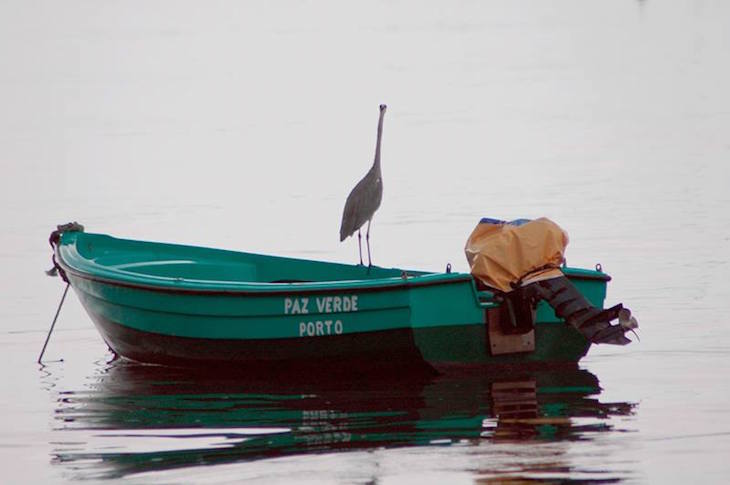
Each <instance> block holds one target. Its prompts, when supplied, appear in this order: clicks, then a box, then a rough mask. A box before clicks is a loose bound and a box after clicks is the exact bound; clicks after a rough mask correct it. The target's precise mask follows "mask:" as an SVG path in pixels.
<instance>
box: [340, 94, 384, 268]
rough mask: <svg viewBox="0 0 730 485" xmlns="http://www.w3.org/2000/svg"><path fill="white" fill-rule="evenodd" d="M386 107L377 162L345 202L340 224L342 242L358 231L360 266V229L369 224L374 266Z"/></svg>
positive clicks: (368, 238)
mask: <svg viewBox="0 0 730 485" xmlns="http://www.w3.org/2000/svg"><path fill="white" fill-rule="evenodd" d="M385 109H386V106H385V105H384V104H381V105H380V119H379V120H378V139H377V141H376V142H375V161H374V162H373V166H372V167H370V170H368V173H366V174H365V176H364V177H363V178H362V180H360V181H359V182H358V183H357V185H355V188H354V189H352V192H350V195H348V196H347V202H345V210H344V211H342V224H340V241H344V240H345V239H346V238H347V237H349V236H352V235H353V234H354V233H355V231H357V247H358V250H359V252H360V264H363V263H362V234H361V233H360V229H361V228H362V226H363V225H365V223H366V222H367V223H368V229H367V231H366V233H365V241H366V244H367V247H368V266H372V264H373V263H372V260H371V258H370V222H371V221H372V219H373V215H374V214H375V211H376V210H378V207H380V201H381V200H382V199H383V176H382V174H381V172H380V141H381V139H382V137H383V117H384V116H385Z"/></svg>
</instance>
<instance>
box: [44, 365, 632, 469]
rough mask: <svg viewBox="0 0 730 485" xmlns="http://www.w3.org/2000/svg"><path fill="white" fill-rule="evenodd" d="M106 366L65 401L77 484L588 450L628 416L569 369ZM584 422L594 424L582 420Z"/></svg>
mask: <svg viewBox="0 0 730 485" xmlns="http://www.w3.org/2000/svg"><path fill="white" fill-rule="evenodd" d="M281 381H282V379H281V378H279V379H278V381H277V380H276V379H273V378H271V377H268V378H264V377H260V378H259V379H255V378H252V377H251V376H242V375H225V376H221V375H220V374H215V375H213V374H210V373H208V374H205V373H197V374H196V373H193V372H191V370H190V369H186V370H180V369H173V368H165V367H157V366H146V365H139V364H134V363H129V362H125V361H116V362H112V363H109V364H105V365H104V366H103V368H102V369H101V370H100V371H99V373H98V375H97V376H94V377H93V378H92V385H91V386H90V387H88V388H87V390H85V391H83V392H64V393H61V395H60V397H59V402H58V409H57V413H56V417H55V419H56V421H55V430H54V435H56V438H57V439H55V440H54V445H53V446H54V447H55V450H54V458H53V460H54V462H55V463H57V464H60V465H62V466H67V467H68V468H69V469H70V470H72V471H73V472H76V473H78V474H80V475H81V477H82V478H84V477H85V478H90V477H98V478H101V477H122V476H126V475H130V474H134V473H140V472H152V471H162V470H171V469H175V468H181V467H188V466H198V465H214V464H219V463H233V462H242V461H253V460H259V459H262V458H271V457H279V456H286V455H297V454H310V453H322V452H337V451H344V450H367V449H374V448H381V447H385V448H392V447H401V446H429V445H449V444H458V445H462V446H467V447H468V446H470V445H483V444H485V443H487V444H488V443H489V442H490V441H493V442H505V441H512V442H516V443H521V442H525V441H530V442H535V441H537V442H539V441H541V440H544V441H551V440H577V439H586V435H588V436H590V435H591V434H592V433H594V432H600V431H605V430H610V429H611V424H610V423H609V419H608V418H610V417H611V416H616V415H628V414H631V413H632V412H633V405H631V404H626V403H602V402H600V401H599V400H598V394H599V393H600V388H599V383H598V379H597V377H596V376H595V375H593V374H591V373H590V372H588V371H585V370H579V369H577V368H573V369H568V370H565V369H562V370H556V371H531V372H520V371H514V370H511V371H509V372H506V371H502V372H494V373H485V371H479V372H469V373H464V372H460V373H449V374H448V375H440V376H428V375H426V376H421V377H413V376H412V375H409V376H408V377H407V378H406V377H403V378H398V377H394V376H390V377H387V378H383V377H380V378H375V379H372V378H371V379H362V380H352V379H342V378H336V377H335V378H329V379H327V378H324V377H323V376H322V375H316V376H313V378H312V379H298V380H297V381H296V382H289V383H284V382H281ZM582 418H587V419H582Z"/></svg>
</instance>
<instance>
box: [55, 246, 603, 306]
mask: <svg viewBox="0 0 730 485" xmlns="http://www.w3.org/2000/svg"><path fill="white" fill-rule="evenodd" d="M83 234H85V235H93V236H105V237H111V236H108V235H105V234H92V233H83ZM112 239H115V240H117V241H129V242H137V243H139V242H144V243H147V241H137V240H131V239H120V238H114V237H112ZM76 243H77V240H76V238H74V239H73V242H69V243H64V242H63V240H61V241H59V243H58V244H56V245H54V248H53V249H54V254H55V258H56V261H57V264H58V265H59V266H60V267H61V268H62V269H63V271H64V272H66V273H67V274H70V275H72V276H74V277H77V278H81V279H85V280H88V281H94V282H98V283H103V284H107V285H112V286H117V287H123V288H132V289H140V290H147V291H154V292H161V293H177V294H189V295H190V294H192V295H211V296H215V295H231V296H248V295H250V296H267V295H282V294H313V293H320V294H321V293H332V292H351V291H357V292H381V291H392V290H399V289H406V288H413V287H425V286H438V285H448V284H457V283H465V282H469V283H471V286H472V291H473V292H474V294H475V297H476V294H477V285H476V280H475V278H474V277H473V276H472V275H471V274H469V273H456V272H455V273H427V272H426V273H424V272H421V271H414V273H420V274H414V275H408V271H407V270H402V271H403V273H404V275H403V276H400V277H398V276H393V277H386V278H374V279H354V280H326V281H311V282H297V283H264V282H242V281H216V280H196V279H186V278H179V279H178V278H172V277H155V276H152V275H139V274H135V275H127V274H125V273H122V272H119V271H114V270H113V269H108V268H107V267H105V266H103V265H98V264H95V266H97V267H99V268H101V269H104V270H106V271H108V272H109V273H112V275H106V276H100V275H95V274H93V273H91V272H89V271H84V270H83V269H81V268H78V267H74V266H72V265H71V264H70V263H68V262H67V261H65V260H64V258H63V256H62V255H61V250H60V248H61V247H63V246H67V247H68V248H69V250H70V251H74V252H75V254H76V255H77V256H78V258H79V259H81V260H84V261H89V260H88V258H85V257H84V256H82V255H81V253H80V252H79V251H78V249H76ZM150 244H167V243H151V242H150ZM189 247H190V248H193V249H195V250H200V249H211V250H213V251H226V252H236V251H229V250H220V249H215V248H204V247H199V246H189ZM71 248H73V249H71ZM273 257H277V256H273ZM285 259H292V258H285ZM304 261H310V260H304ZM311 262H320V261H311ZM321 263H324V264H342V263H328V262H321ZM92 264H94V263H92ZM393 269H396V268H393ZM562 270H563V271H564V272H566V270H567V272H566V276H568V277H569V278H572V279H587V280H599V281H606V282H607V281H610V279H611V277H610V276H609V275H607V274H605V273H603V272H599V271H593V270H587V269H583V268H562ZM117 276H118V277H117ZM139 280H142V281H139ZM144 280H148V281H144ZM149 280H152V281H149ZM155 280H156V281H155ZM178 285H180V286H178ZM182 285H190V286H182ZM193 285H195V286H193ZM205 285H208V286H207V287H206V286H205ZM216 286H218V287H216Z"/></svg>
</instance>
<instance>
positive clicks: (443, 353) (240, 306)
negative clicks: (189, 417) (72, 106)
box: [55, 232, 609, 368]
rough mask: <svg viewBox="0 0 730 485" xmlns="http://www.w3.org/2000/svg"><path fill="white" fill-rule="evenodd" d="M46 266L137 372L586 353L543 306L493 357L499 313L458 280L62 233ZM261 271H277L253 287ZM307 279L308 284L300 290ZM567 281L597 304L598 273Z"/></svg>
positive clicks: (536, 359)
mask: <svg viewBox="0 0 730 485" xmlns="http://www.w3.org/2000/svg"><path fill="white" fill-rule="evenodd" d="M55 256H56V260H57V261H58V264H59V267H60V268H61V269H62V271H63V273H64V275H65V276H66V277H67V278H68V280H69V282H70V284H71V286H72V287H73V289H74V290H75V292H76V294H77V295H78V297H79V299H80V301H81V303H82V304H83V306H84V307H85V309H86V311H87V312H88V314H89V315H90V317H91V319H92V320H93V321H94V323H95V325H96V326H97V328H98V330H99V331H100V333H101V335H102V336H103V338H104V340H105V341H106V342H107V344H108V345H109V346H110V347H111V348H112V349H113V350H114V351H115V352H116V353H117V354H119V355H121V356H123V357H126V358H129V359H132V360H136V361H140V362H147V363H155V364H165V365H183V366H191V365H201V364H203V363H224V364H226V365H237V366H243V367H247V368H249V367H256V366H269V365H280V364H281V365H322V364H324V365H333V364H335V365H340V364H341V365H356V364H357V365H363V366H365V367H368V366H373V365H375V364H389V365H393V364H396V365H399V366H403V365H406V364H409V365H410V364H413V365H420V364H423V363H426V364H428V365H430V366H432V367H436V368H440V367H448V366H461V365H475V364H525V363H539V364H548V363H549V364H559V363H575V362H577V361H578V360H579V359H580V358H581V357H582V356H584V355H585V354H586V352H587V351H588V348H589V345H590V343H589V342H588V341H587V340H586V339H585V338H584V337H583V336H582V335H580V333H578V332H577V331H576V330H575V329H573V328H572V327H569V326H568V325H566V324H565V323H564V322H562V321H560V320H559V319H557V318H556V317H555V314H554V313H553V312H552V310H551V309H550V308H549V307H548V306H547V305H545V304H543V303H541V304H540V305H539V307H538V311H537V319H536V325H535V336H534V338H535V348H534V350H532V351H529V352H515V353H508V354H502V355H493V352H492V350H491V348H490V337H489V331H488V325H487V320H488V315H489V312H498V311H500V310H499V306H498V305H497V304H496V303H494V302H492V301H489V300H486V299H485V298H484V294H483V292H480V291H478V289H477V287H476V285H475V282H474V280H473V279H472V277H471V275H468V274H461V273H424V272H418V271H402V270H400V269H387V268H375V267H374V268H372V269H370V270H368V268H365V267H362V266H353V265H338V264H335V263H323V262H312V261H306V260H294V259H288V258H276V257H272V256H262V255H252V254H248V253H234V252H229V251H219V250H211V249H205V248H191V247H185V246H176V245H166V244H161V243H143V242H139V241H125V240H121V239H115V238H110V237H109V236H103V235H94V234H87V233H81V232H69V233H64V234H63V236H62V237H61V238H60V241H59V244H57V246H56V251H55ZM135 258H136V259H135ZM181 262H184V264H183V263H181ZM249 264H251V265H253V266H254V267H255V268H254V272H255V273H256V274H258V275H259V276H258V280H254V281H247V280H246V278H248V277H249V276H250V274H248V269H246V270H245V271H239V272H238V273H235V272H229V273H228V274H226V271H228V269H230V268H228V266H235V265H238V266H240V267H244V266H247V265H249ZM140 268H141V269H140ZM181 268H182V269H181ZM206 268H207V269H206ZM210 268H214V269H210ZM270 268H278V270H277V271H273V272H271V274H269V275H267V276H266V277H265V278H264V277H261V276H260V275H261V274H263V273H266V272H267V271H270ZM306 274H309V275H311V277H312V278H311V280H309V281H303V280H304V279H305V278H304V277H303V275H306ZM566 274H568V276H569V277H571V279H572V280H573V282H574V283H575V284H576V286H577V287H578V288H579V289H580V290H581V292H582V293H583V294H584V295H585V296H586V297H587V298H588V299H589V300H590V301H591V303H592V304H594V305H596V306H599V307H600V306H602V305H603V300H604V297H605V290H606V282H607V281H608V279H609V278H608V277H607V276H606V275H605V274H603V273H600V272H594V271H590V270H566ZM176 275H179V276H176ZM211 275H215V276H216V279H212V278H210V276H211ZM273 275H275V276H273ZM328 275H329V276H330V277H332V278H333V279H327V277H328ZM222 276H225V279H224V278H223V277H222ZM201 277H205V278H203V279H201ZM274 277H275V278H276V281H277V282H272V281H262V280H271V278H274ZM306 279H308V278H306ZM281 280H287V281H289V282H278V281H281ZM291 280H294V281H297V282H290V281H291Z"/></svg>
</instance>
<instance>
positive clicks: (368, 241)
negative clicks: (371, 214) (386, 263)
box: [365, 221, 373, 268]
mask: <svg viewBox="0 0 730 485" xmlns="http://www.w3.org/2000/svg"><path fill="white" fill-rule="evenodd" d="M365 243H366V244H367V246H368V268H369V267H370V266H372V265H373V260H372V259H371V258H370V221H368V230H367V232H366V233H365Z"/></svg>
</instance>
